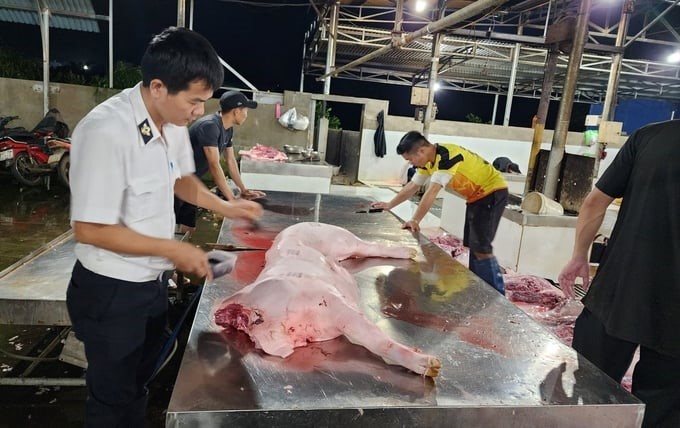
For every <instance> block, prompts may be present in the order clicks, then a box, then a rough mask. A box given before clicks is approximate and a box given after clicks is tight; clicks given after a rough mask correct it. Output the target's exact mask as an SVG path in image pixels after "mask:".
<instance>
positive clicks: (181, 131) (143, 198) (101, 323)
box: [66, 28, 262, 428]
mask: <svg viewBox="0 0 680 428" xmlns="http://www.w3.org/2000/svg"><path fill="white" fill-rule="evenodd" d="M141 65H142V82H140V83H139V84H137V86H135V87H133V88H130V89H126V90H124V91H123V92H121V93H120V94H118V95H116V96H114V97H112V98H110V99H108V100H107V101H105V102H104V103H102V104H100V105H98V106H97V107H95V108H94V109H93V110H92V111H91V112H90V113H88V114H87V116H85V118H83V120H81V121H80V123H79V124H78V126H77V127H76V129H75V130H74V132H73V141H72V143H73V144H72V149H71V171H70V175H71V176H70V181H71V222H72V226H73V231H74V234H75V238H76V241H77V244H76V248H75V252H76V256H77V259H78V260H77V262H76V265H75V266H74V268H73V274H72V277H71V282H70V283H69V287H68V291H67V299H66V303H67V306H68V310H69V315H70V317H71V321H72V323H73V329H74V331H75V333H76V336H77V337H78V338H79V339H80V340H82V341H83V343H84V344H85V353H86V356H87V360H88V369H87V378H86V381H87V389H88V397H87V403H86V426H88V427H98V428H100V427H117V426H126V427H142V426H144V414H145V409H146V401H147V389H146V382H147V381H148V380H149V378H150V377H151V375H152V374H153V373H152V372H153V370H154V368H155V364H156V359H157V358H158V355H159V351H160V349H161V347H162V345H163V343H162V342H163V331H164V328H165V324H166V315H167V284H166V283H165V282H164V281H163V280H162V279H161V276H162V273H163V272H164V271H165V270H168V269H172V268H173V266H175V267H177V269H179V270H181V271H183V272H187V273H193V274H195V275H197V276H206V277H210V275H211V274H210V265H209V262H208V257H207V255H206V253H205V252H204V251H202V250H201V249H199V248H197V247H195V246H193V245H191V244H189V243H184V242H179V241H176V240H174V239H173V233H174V226H175V219H174V213H173V193H176V194H177V195H178V196H180V197H181V198H182V199H184V200H186V201H190V202H191V203H193V204H196V205H198V206H201V207H204V208H207V209H210V210H212V211H215V212H217V213H220V214H222V215H224V216H226V217H230V218H237V219H243V220H246V221H254V220H257V218H259V217H260V216H261V214H262V208H261V207H260V206H259V205H258V204H256V203H254V202H250V201H245V200H236V201H232V202H227V201H223V200H222V199H220V198H218V197H217V196H215V195H213V194H212V193H211V192H210V191H209V190H208V189H207V188H206V187H205V186H204V185H203V183H201V181H200V180H198V178H197V177H196V176H195V175H194V174H193V172H194V162H193V155H192V151H191V144H190V141H189V135H188V132H187V128H186V125H187V124H188V123H189V122H190V121H192V120H193V119H195V118H196V117H199V116H201V115H203V112H204V103H205V101H206V100H208V99H209V98H211V96H212V94H213V90H214V89H216V88H217V87H219V86H220V85H221V84H222V80H223V77H224V72H223V70H222V66H221V65H220V63H219V60H218V57H217V54H216V53H215V51H214V50H213V48H212V46H211V45H210V43H209V42H208V41H207V40H206V39H205V38H203V37H202V36H200V35H199V34H197V33H194V32H192V31H190V30H187V29H183V28H168V29H166V30H164V31H163V32H162V33H160V34H158V35H156V36H155V37H154V38H153V40H152V41H151V42H150V44H149V46H148V47H147V49H146V52H145V53H144V57H143V58H142V64H141Z"/></svg>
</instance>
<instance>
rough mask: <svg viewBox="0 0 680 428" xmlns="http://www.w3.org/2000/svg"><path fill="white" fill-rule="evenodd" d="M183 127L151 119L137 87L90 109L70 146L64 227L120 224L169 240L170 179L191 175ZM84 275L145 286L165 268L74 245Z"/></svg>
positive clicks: (147, 259)
mask: <svg viewBox="0 0 680 428" xmlns="http://www.w3.org/2000/svg"><path fill="white" fill-rule="evenodd" d="M194 169H195V168H194V161H193V154H192V151H191V142H190V141H189V134H188V131H187V128H186V127H184V126H175V125H172V124H165V125H163V134H162V136H161V133H160V132H159V130H158V129H157V128H156V125H155V124H154V122H153V121H152V120H151V118H150V116H149V112H148V111H147V109H146V107H145V105H144V102H143V101H142V95H141V83H140V84H137V86H135V87H134V88H130V89H126V90H124V91H123V92H121V93H120V94H118V95H116V96H114V97H112V98H110V99H108V100H106V101H105V102H103V103H102V104H100V105H98V106H97V107H95V108H94V109H93V110H92V111H91V112H90V113H88V114H87V116H85V117H84V118H83V119H82V120H81V121H80V122H79V123H78V125H77V126H76V128H75V129H74V131H73V138H72V141H71V166H70V185H71V221H72V222H74V221H80V222H87V223H98V224H120V225H123V226H125V227H128V228H130V229H132V230H134V231H135V232H138V233H140V234H142V235H147V236H151V237H155V238H165V239H172V238H173V234H174V227H175V215H174V212H173V188H174V184H175V180H176V179H178V178H180V177H182V176H186V175H189V174H191V173H193V172H194ZM75 253H76V257H77V258H78V260H80V262H81V263H82V264H83V266H85V267H86V268H87V269H89V270H91V271H93V272H95V273H98V274H100V275H104V276H108V277H112V278H118V279H122V280H125V281H133V282H142V281H150V280H152V279H154V278H156V277H158V275H159V274H160V273H161V272H163V271H165V270H168V269H172V268H173V266H172V264H171V262H170V260H168V259H165V258H162V257H155V256H153V257H152V256H137V255H127V254H119V253H115V252H112V251H109V250H105V249H103V248H98V247H95V246H93V245H89V244H82V243H77V244H76V247H75Z"/></svg>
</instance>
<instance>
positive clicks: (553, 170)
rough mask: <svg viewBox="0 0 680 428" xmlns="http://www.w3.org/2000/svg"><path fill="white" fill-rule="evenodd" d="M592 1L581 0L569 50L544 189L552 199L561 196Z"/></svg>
mask: <svg viewBox="0 0 680 428" xmlns="http://www.w3.org/2000/svg"><path fill="white" fill-rule="evenodd" d="M591 4H592V0H581V3H580V5H579V10H578V19H577V20H576V29H575V30H574V40H573V42H572V46H571V52H570V54H569V65H568V66H567V74H566V78H565V80H564V88H563V90H562V97H561V100H560V110H559V112H558V115H557V124H556V125H555V132H554V134H553V140H552V146H551V149H550V158H549V160H548V168H547V171H546V177H545V188H544V189H543V193H544V194H545V195H546V196H547V197H549V198H551V199H555V197H556V196H557V181H558V179H559V174H560V166H561V165H562V158H563V157H564V146H565V145H566V144H567V134H568V132H569V122H570V118H571V111H572V108H573V106H574V94H575V93H576V81H577V79H578V71H579V67H580V66H581V57H582V56H583V46H584V45H585V41H586V35H587V34H588V16H589V15H590V7H591Z"/></svg>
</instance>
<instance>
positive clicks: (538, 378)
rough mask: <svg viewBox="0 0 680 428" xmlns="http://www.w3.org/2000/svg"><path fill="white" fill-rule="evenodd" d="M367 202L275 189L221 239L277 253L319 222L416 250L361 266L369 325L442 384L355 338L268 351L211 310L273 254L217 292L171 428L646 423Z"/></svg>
mask: <svg viewBox="0 0 680 428" xmlns="http://www.w3.org/2000/svg"><path fill="white" fill-rule="evenodd" d="M369 202H370V201H368V200H367V199H362V198H356V197H339V196H332V195H322V196H321V197H320V198H317V197H315V195H313V194H298V193H280V192H270V193H269V195H268V197H267V199H266V200H265V201H264V206H265V209H266V211H265V215H264V217H263V222H262V225H263V227H262V229H260V230H257V231H250V230H248V229H247V228H246V227H244V226H243V225H241V224H239V223H235V224H232V223H230V222H229V221H225V222H224V224H223V227H222V230H221V233H220V237H219V241H220V242H222V243H234V244H239V245H247V246H252V247H263V246H264V247H266V246H268V245H269V244H270V243H271V240H272V239H273V238H274V237H275V236H276V234H277V233H278V232H279V231H280V230H282V229H283V228H285V227H286V226H288V225H291V224H294V223H297V222H301V221H312V220H314V219H317V218H318V220H319V221H321V222H325V223H331V224H336V225H339V226H343V227H345V228H347V229H348V230H350V231H352V232H354V233H355V234H356V235H358V236H359V237H361V238H363V239H366V240H371V241H380V242H385V243H392V244H395V245H396V244H401V245H408V246H411V247H413V248H417V249H418V257H417V258H416V260H415V261H399V260H390V259H387V260H385V259H368V260H351V261H347V262H344V266H345V267H346V268H348V269H350V271H352V272H354V275H355V277H356V279H357V281H358V284H359V288H360V290H361V296H362V307H363V310H364V312H365V313H366V315H367V317H368V318H369V319H371V320H373V321H374V322H376V323H377V324H378V325H379V326H380V328H381V329H382V330H383V331H384V332H386V333H387V334H388V335H390V336H391V337H392V338H394V339H396V340H398V341H400V342H402V343H404V344H407V345H413V346H416V347H418V348H420V349H422V350H423V351H425V352H427V353H431V354H434V355H437V356H438V357H439V358H440V359H441V360H442V364H443V367H442V371H441V374H440V376H439V377H438V378H436V379H435V380H434V381H432V380H430V379H426V378H422V377H420V376H418V375H416V374H413V373H410V372H408V371H406V370H405V369H403V368H401V367H397V366H390V365H387V364H386V363H384V362H383V361H382V360H381V359H380V358H378V357H376V356H374V355H372V354H371V353H370V352H368V351H367V350H366V349H364V348H363V347H360V346H357V345H353V344H351V343H349V342H348V341H347V340H345V339H344V338H338V339H334V340H331V341H327V342H322V343H313V344H310V345H308V346H307V347H304V348H298V349H296V351H295V352H294V353H293V355H291V356H290V357H288V358H286V359H281V358H278V357H273V356H269V355H266V354H263V353H262V352H261V351H259V350H257V349H255V348H254V346H253V344H252V342H251V341H250V340H249V338H248V337H247V336H246V335H245V334H243V333H240V332H233V331H230V332H225V331H221V329H220V328H219V327H217V326H215V325H214V323H213V320H212V316H213V312H214V309H215V307H216V306H217V305H219V303H220V302H222V301H223V300H224V299H225V298H227V297H228V296H229V295H231V294H232V293H233V292H235V291H237V290H239V289H240V288H242V287H243V286H245V285H246V284H248V283H250V282H252V281H253V280H254V278H255V277H256V276H257V274H258V273H259V271H260V270H261V268H262V266H263V264H264V252H263V251H247V252H243V253H241V254H240V256H239V260H238V262H237V266H236V269H235V271H234V272H233V273H232V274H230V275H229V276H227V277H224V278H221V279H219V280H218V281H216V282H215V283H210V284H206V285H205V287H204V290H203V295H202V296H201V300H200V302H199V306H198V309H197V314H196V317H195V320H194V324H193V327H192V329H191V333H190V337H189V341H188V344H187V347H186V349H185V352H184V356H183V360H182V364H181V367H180V370H179V374H178V377H177V381H176V384H175V388H174V391H173V394H172V398H171V400H170V404H169V408H168V414H167V422H166V423H167V426H170V427H222V426H229V427H331V426H332V427H347V426H362V427H363V426H370V427H374V428H375V427H396V426H399V427H415V426H422V427H471V426H485V427H490V426H493V427H529V426H535V427H549V426H559V427H584V426H597V427H607V426H611V427H636V426H640V423H641V420H642V414H643V409H644V407H643V405H642V404H641V403H640V402H639V401H638V400H637V399H636V398H634V397H633V396H631V395H630V394H629V393H627V392H626V391H625V390H624V389H623V388H621V386H620V385H618V384H616V383H615V382H614V381H612V380H611V379H609V378H608V377H607V376H606V375H604V374H603V373H602V372H601V371H599V370H598V369H597V368H595V367H594V366H593V365H592V364H590V363H589V362H587V361H585V360H583V359H582V358H579V357H578V356H577V354H576V353H575V352H574V351H573V350H572V349H571V348H569V347H567V346H565V345H563V344H562V343H561V342H560V341H559V340H558V339H557V338H556V337H554V336H553V335H552V334H551V333H549V332H548V331H547V330H546V329H544V328H543V327H541V326H540V325H538V324H536V323H535V322H534V321H532V320H531V319H530V318H529V317H528V316H527V315H525V314H524V313H523V312H522V311H520V310H519V309H517V308H516V307H515V306H514V305H513V304H511V303H510V302H508V301H507V300H506V299H505V297H503V296H501V295H500V294H498V293H497V292H496V291H494V290H493V289H492V288H491V287H490V286H488V285H487V284H485V283H483V282H482V281H481V280H480V279H479V278H477V277H476V276H474V275H473V274H471V273H470V272H469V271H468V270H467V269H466V268H465V267H463V266H462V265H460V264H459V263H457V262H455V261H454V260H453V259H452V258H451V257H449V256H448V255H447V254H445V253H444V252H443V251H441V250H440V249H439V248H438V247H436V246H435V245H434V244H432V243H430V242H429V241H427V240H426V239H424V238H422V237H414V236H413V235H412V234H411V233H410V232H408V231H405V230H402V229H401V228H400V225H401V224H400V222H399V221H398V220H397V219H396V218H395V217H394V216H392V214H390V213H388V212H384V213H371V214H357V213H355V211H356V210H357V209H359V208H362V207H363V208H365V207H366V206H367V205H368V203H369Z"/></svg>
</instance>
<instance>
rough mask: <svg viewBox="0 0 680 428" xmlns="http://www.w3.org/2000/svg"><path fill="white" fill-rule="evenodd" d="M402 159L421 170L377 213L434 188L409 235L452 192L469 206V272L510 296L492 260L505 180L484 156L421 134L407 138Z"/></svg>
mask: <svg viewBox="0 0 680 428" xmlns="http://www.w3.org/2000/svg"><path fill="white" fill-rule="evenodd" d="M397 153H398V154H400V155H401V156H402V157H403V158H404V159H406V160H407V161H409V162H410V163H411V164H412V165H413V166H415V167H416V168H417V170H416V174H415V175H414V176H413V179H412V180H411V181H410V182H409V183H408V184H406V185H405V186H404V188H403V189H402V190H401V191H400V192H399V193H397V195H396V196H395V197H394V198H392V200H391V201H389V202H376V203H374V204H373V207H375V208H384V209H392V208H394V207H396V206H397V205H399V204H400V203H402V202H404V201H405V200H407V199H409V198H410V197H411V196H413V195H414V194H416V192H417V191H418V189H419V188H420V186H422V185H424V184H425V183H426V182H427V180H428V179H429V180H430V184H429V185H428V187H427V191H426V192H425V194H424V195H423V197H422V199H421V200H420V204H419V205H418V209H416V212H415V214H414V215H413V218H412V219H411V220H409V221H407V222H406V223H404V226H403V227H404V228H405V229H411V230H413V231H414V232H418V231H419V230H420V226H419V223H420V221H421V220H422V219H423V217H425V214H427V212H428V211H429V210H430V208H431V207H432V204H433V203H434V200H435V198H436V197H437V193H439V191H440V190H441V188H442V187H448V188H449V189H451V190H453V191H454V192H456V193H457V194H458V195H460V196H461V197H463V198H465V200H466V202H467V209H466V211H465V228H464V236H463V243H464V244H465V246H467V247H469V248H470V270H471V271H472V272H474V273H475V274H477V276H479V277H480V278H482V279H483V280H484V281H486V282H487V283H488V284H490V285H491V286H493V287H494V288H495V289H496V290H498V291H499V292H500V293H502V294H505V287H504V284H503V276H502V275H501V271H500V267H499V266H498V261H497V260H496V257H494V255H493V247H492V246H491V242H492V241H493V239H494V237H495V236H496V229H498V223H499V222H500V219H501V216H502V215H503V210H504V208H505V204H506V203H507V200H508V185H507V184H506V183H505V179H503V176H502V175H501V174H500V173H499V172H498V171H497V170H496V169H495V168H494V167H493V166H492V165H491V164H489V162H487V161H486V160H484V159H483V158H482V157H480V156H479V155H477V154H475V153H473V152H471V151H469V150H467V149H465V148H464V147H460V146H457V145H455V144H432V143H430V142H429V141H427V139H426V138H425V137H424V136H423V135H422V134H421V133H420V132H418V131H410V132H408V133H406V135H404V136H403V137H402V139H401V141H400V142H399V145H397Z"/></svg>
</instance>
